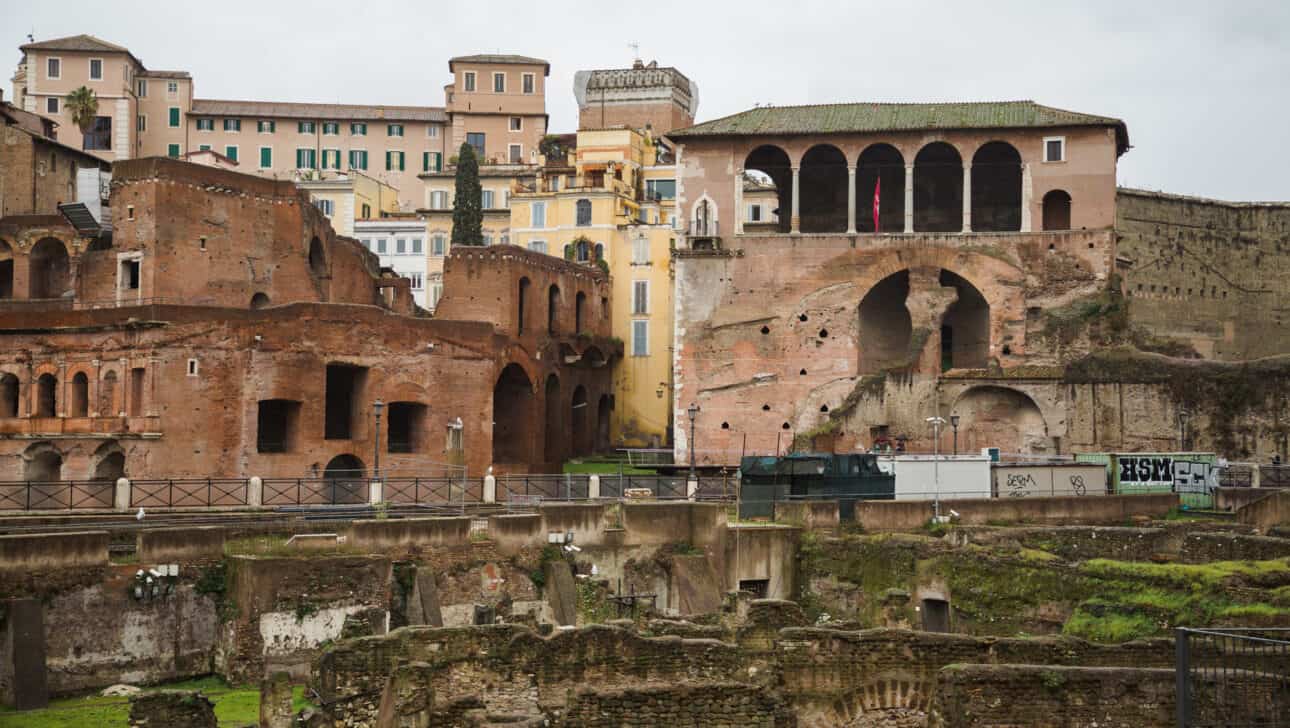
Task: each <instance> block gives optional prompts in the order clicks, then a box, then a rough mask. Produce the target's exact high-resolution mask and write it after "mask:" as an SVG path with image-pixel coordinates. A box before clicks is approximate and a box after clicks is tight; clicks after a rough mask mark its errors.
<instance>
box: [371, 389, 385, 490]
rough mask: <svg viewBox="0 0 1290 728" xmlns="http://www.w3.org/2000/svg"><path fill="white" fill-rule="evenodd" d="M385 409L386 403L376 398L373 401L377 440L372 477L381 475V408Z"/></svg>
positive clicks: (373, 456)
mask: <svg viewBox="0 0 1290 728" xmlns="http://www.w3.org/2000/svg"><path fill="white" fill-rule="evenodd" d="M383 409H385V403H384V402H382V401H381V400H379V399H378V400H376V401H375V402H373V403H372V414H374V415H376V441H375V443H374V444H373V445H372V450H373V452H372V478H373V479H379V478H380V477H381V410H383Z"/></svg>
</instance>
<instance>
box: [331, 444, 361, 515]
mask: <svg viewBox="0 0 1290 728" xmlns="http://www.w3.org/2000/svg"><path fill="white" fill-rule="evenodd" d="M323 481H324V486H325V487H324V489H323V495H324V497H325V498H326V499H327V502H328V503H334V504H354V503H366V502H367V500H368V498H367V468H366V467H365V466H364V465H363V461H362V460H359V459H358V458H357V457H355V456H353V455H350V454H349V453H345V454H343V455H337V456H336V457H334V458H332V459H331V460H328V461H327V467H325V468H323Z"/></svg>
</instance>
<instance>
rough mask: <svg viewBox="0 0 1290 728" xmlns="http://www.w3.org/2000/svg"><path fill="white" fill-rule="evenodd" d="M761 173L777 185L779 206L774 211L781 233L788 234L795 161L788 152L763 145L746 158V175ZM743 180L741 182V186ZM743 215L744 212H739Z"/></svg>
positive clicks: (773, 146)
mask: <svg viewBox="0 0 1290 728" xmlns="http://www.w3.org/2000/svg"><path fill="white" fill-rule="evenodd" d="M750 172H752V173H759V174H762V175H765V176H766V177H769V178H770V181H771V183H773V184H774V185H775V192H776V196H777V197H778V200H779V206H778V207H777V208H776V209H775V210H774V211H773V212H774V214H775V215H777V216H778V224H779V232H781V233H786V232H789V230H790V229H791V224H792V220H791V219H790V218H791V210H792V209H793V161H792V159H790V158H789V156H788V152H785V151H784V150H783V149H781V148H779V147H777V146H775V145H773V144H763V145H761V146H760V147H757V148H756V149H754V150H752V151H751V152H749V153H748V156H747V157H745V158H744V173H745V174H748V173H750ZM742 183H743V180H740V184H742ZM739 214H740V215H743V214H744V213H743V211H742V210H741V211H740V212H739Z"/></svg>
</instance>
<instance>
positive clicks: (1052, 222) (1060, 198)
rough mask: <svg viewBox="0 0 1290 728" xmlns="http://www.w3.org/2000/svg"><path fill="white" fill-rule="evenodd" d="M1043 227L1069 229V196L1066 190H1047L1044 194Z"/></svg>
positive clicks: (1046, 228) (1047, 228)
mask: <svg viewBox="0 0 1290 728" xmlns="http://www.w3.org/2000/svg"><path fill="white" fill-rule="evenodd" d="M1044 229H1045V230H1070V229H1071V196H1070V193H1069V192H1067V191H1066V190H1049V191H1048V194H1046V195H1044Z"/></svg>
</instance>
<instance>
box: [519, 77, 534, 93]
mask: <svg viewBox="0 0 1290 728" xmlns="http://www.w3.org/2000/svg"><path fill="white" fill-rule="evenodd" d="M521 78H522V80H521V81H520V91H521V92H523V93H526V94H535V93H537V76H535V75H533V74H532V73H525V74H522V75H521ZM526 87H527V88H528V90H527V91H525V90H524V89H525V88H526Z"/></svg>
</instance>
